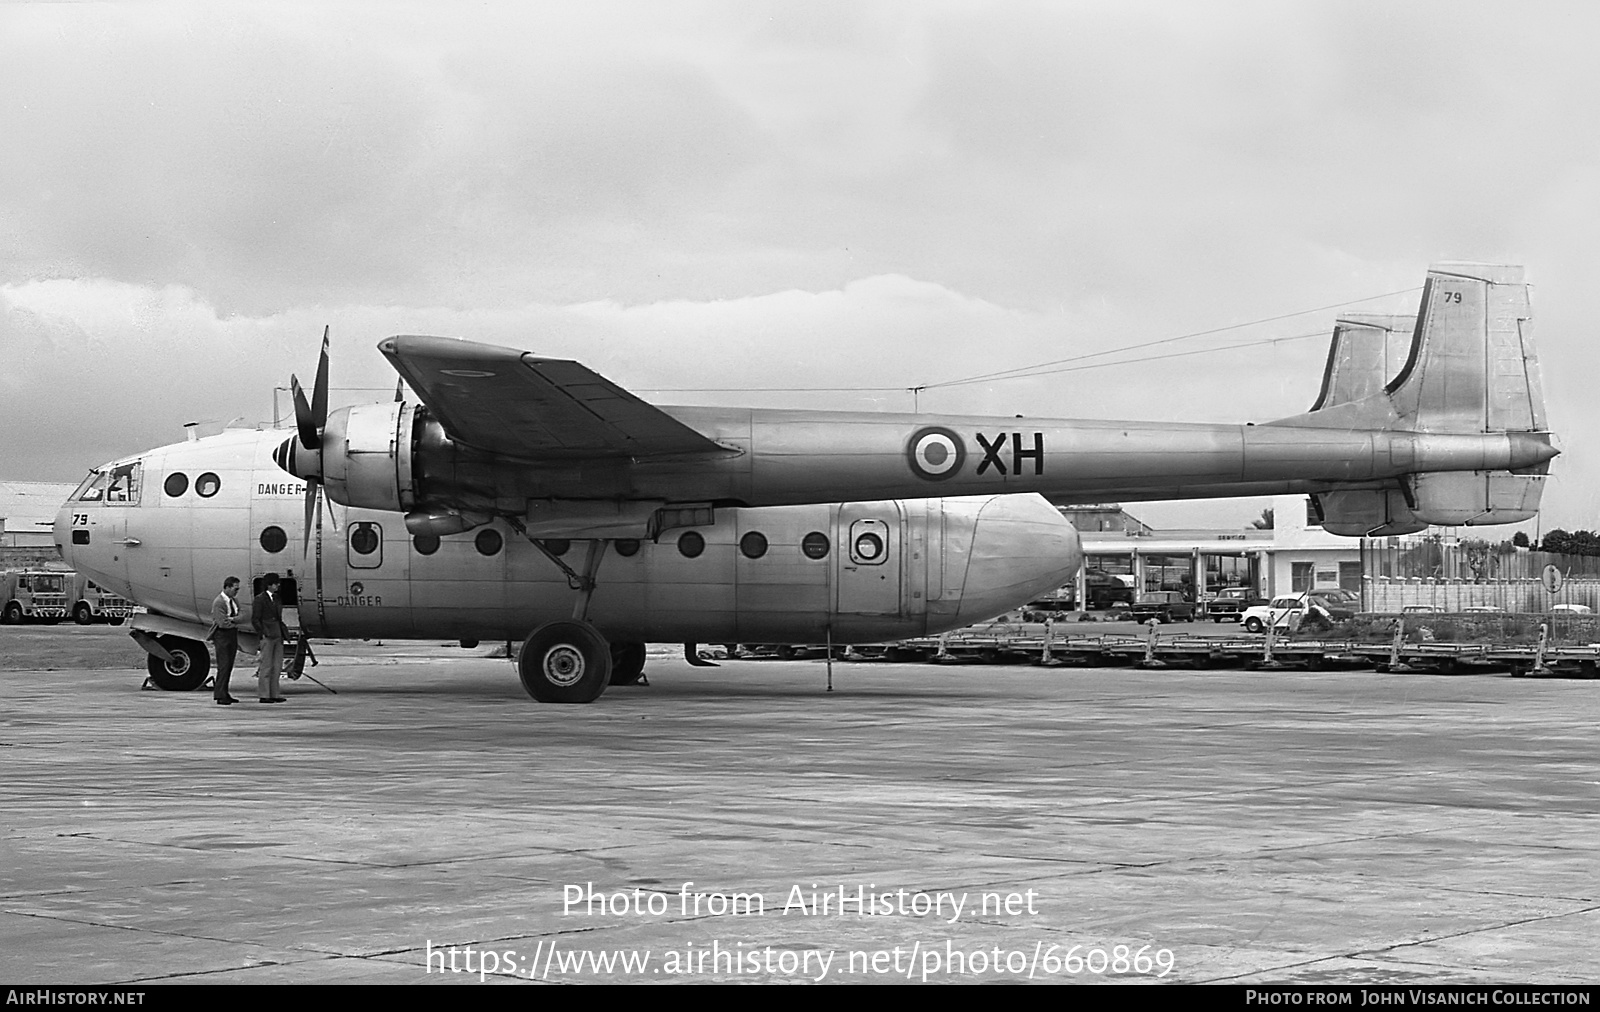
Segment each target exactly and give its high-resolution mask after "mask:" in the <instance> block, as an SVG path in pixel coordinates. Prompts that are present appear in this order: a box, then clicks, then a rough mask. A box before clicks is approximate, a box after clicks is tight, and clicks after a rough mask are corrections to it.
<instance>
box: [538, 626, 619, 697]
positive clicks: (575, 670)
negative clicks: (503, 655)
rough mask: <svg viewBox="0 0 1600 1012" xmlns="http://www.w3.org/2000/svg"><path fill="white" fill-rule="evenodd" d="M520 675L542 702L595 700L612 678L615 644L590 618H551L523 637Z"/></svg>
mask: <svg viewBox="0 0 1600 1012" xmlns="http://www.w3.org/2000/svg"><path fill="white" fill-rule="evenodd" d="M517 675H518V676H519V677H520V678H521V679H522V687H523V688H524V689H527V690H528V695H530V696H532V697H533V698H534V699H537V700H538V701H539V702H541V703H592V702H594V701H595V700H596V699H599V698H600V694H601V693H602V692H604V691H606V684H607V683H608V682H609V681H610V680H611V645H610V644H609V643H607V642H606V638H605V637H604V636H601V635H600V632H599V630H597V629H596V628H595V627H594V626H592V625H590V624H589V623H587V622H574V621H570V620H569V621H561V622H547V623H545V624H544V625H542V626H540V627H539V628H537V629H535V630H534V631H533V632H531V633H529V634H528V638H527V639H526V640H523V642H522V655H521V656H520V657H518V658H517Z"/></svg>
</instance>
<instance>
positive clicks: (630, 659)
mask: <svg viewBox="0 0 1600 1012" xmlns="http://www.w3.org/2000/svg"><path fill="white" fill-rule="evenodd" d="M643 677H644V644H643V643H613V644H611V684H612V685H638V684H639V679H641V678H643Z"/></svg>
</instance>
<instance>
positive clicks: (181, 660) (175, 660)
mask: <svg viewBox="0 0 1600 1012" xmlns="http://www.w3.org/2000/svg"><path fill="white" fill-rule="evenodd" d="M157 639H158V642H160V644H161V645H162V646H164V647H166V648H167V653H169V654H171V655H172V660H170V661H164V660H162V659H161V658H159V657H157V656H156V655H155V654H151V655H150V656H149V657H147V658H145V668H146V670H148V671H149V672H150V680H151V681H152V682H155V683H156V688H158V689H166V690H167V691H168V692H193V691H194V690H195V689H198V688H199V687H200V686H201V685H203V684H204V683H205V680H206V676H207V675H209V674H210V673H211V652H210V651H208V650H207V649H206V645H205V644H204V643H200V642H198V641H196V640H185V639H179V638H178V637H176V636H161V637H157Z"/></svg>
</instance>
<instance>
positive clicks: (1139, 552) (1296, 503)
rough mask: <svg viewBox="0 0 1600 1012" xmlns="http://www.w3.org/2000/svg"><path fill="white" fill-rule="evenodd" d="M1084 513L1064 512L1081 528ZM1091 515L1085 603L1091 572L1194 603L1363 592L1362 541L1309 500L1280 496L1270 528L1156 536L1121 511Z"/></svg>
mask: <svg viewBox="0 0 1600 1012" xmlns="http://www.w3.org/2000/svg"><path fill="white" fill-rule="evenodd" d="M1082 509H1084V508H1081V507H1063V508H1062V510H1061V512H1062V514H1063V515H1064V516H1066V517H1067V519H1068V520H1071V521H1073V526H1075V527H1077V526H1078V516H1079V511H1080V510H1082ZM1087 509H1088V517H1089V518H1091V519H1092V520H1093V521H1094V526H1093V527H1092V528H1089V529H1085V528H1084V527H1079V528H1078V536H1079V538H1080V539H1081V540H1082V542H1083V556H1084V565H1083V569H1082V570H1081V571H1080V572H1079V574H1078V587H1077V596H1076V598H1075V599H1076V600H1078V601H1083V600H1086V599H1087V594H1086V590H1087V587H1086V583H1087V581H1088V580H1089V579H1090V576H1089V574H1090V573H1103V574H1105V575H1108V576H1114V577H1117V578H1119V579H1121V580H1122V581H1123V582H1125V583H1128V584H1129V585H1130V586H1132V587H1133V589H1134V590H1135V592H1138V593H1143V592H1146V591H1156V590H1176V591H1179V592H1181V593H1183V594H1184V595H1185V596H1187V597H1188V598H1189V599H1190V600H1195V599H1198V598H1202V597H1210V596H1212V595H1215V594H1216V593H1217V592H1218V591H1221V590H1223V589H1225V588H1228V587H1250V588H1252V589H1253V590H1254V591H1255V592H1256V593H1257V594H1259V595H1260V596H1262V597H1274V596H1276V595H1278V594H1287V593H1291V592H1296V591H1302V590H1315V589H1326V588H1332V587H1343V588H1345V589H1348V590H1360V589H1361V543H1360V540H1359V539H1357V538H1344V537H1339V536H1338V535H1335V534H1329V533H1328V532H1326V531H1324V530H1323V529H1322V527H1321V525H1320V524H1319V523H1318V522H1317V520H1316V518H1315V517H1314V516H1313V515H1312V512H1311V503H1310V500H1309V499H1308V498H1307V497H1306V496H1302V495H1288V496H1276V497H1274V498H1273V500H1272V511H1273V526H1272V527H1270V528H1256V527H1245V528H1239V529H1226V530H1218V529H1198V530H1155V529H1153V528H1151V527H1150V526H1149V525H1147V524H1144V523H1142V522H1141V521H1139V520H1138V519H1136V518H1135V517H1134V516H1132V515H1130V514H1128V513H1127V512H1126V511H1124V510H1123V509H1122V508H1121V507H1120V506H1095V507H1090V508H1087ZM1133 509H1135V510H1137V509H1138V507H1137V506H1135V507H1133ZM1110 511H1116V513H1119V514H1121V516H1122V518H1123V519H1122V520H1121V521H1120V522H1119V521H1118V519H1117V518H1116V517H1114V516H1112V515H1111V512H1110Z"/></svg>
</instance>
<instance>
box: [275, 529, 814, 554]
mask: <svg viewBox="0 0 1600 1012" xmlns="http://www.w3.org/2000/svg"><path fill="white" fill-rule="evenodd" d="M260 540H261V547H262V548H263V549H265V550H266V551H267V552H269V553H272V554H276V553H278V552H281V551H283V549H284V547H285V546H286V545H288V543H289V536H288V535H287V534H285V533H284V530H283V528H282V527H277V526H273V527H267V528H264V529H263V530H262V531H261V539H260ZM472 543H473V547H475V548H477V550H478V554H479V555H497V554H499V552H500V549H501V548H502V547H504V545H505V539H504V538H503V537H502V536H501V534H500V532H499V531H497V530H495V529H494V528H493V527H485V528H484V529H483V530H481V531H479V532H478V534H477V537H475V538H473V539H472ZM613 544H615V545H616V549H617V554H618V555H620V556H622V557H623V558H629V557H632V556H634V555H638V554H639V548H640V542H639V540H638V539H637V538H619V539H618V540H617V541H615V542H613ZM411 545H412V547H413V548H415V549H416V550H417V554H418V555H432V554H433V553H434V552H437V551H438V550H439V536H438V535H437V534H418V535H416V536H415V537H413V538H412V539H411ZM543 545H544V547H545V550H546V551H548V552H549V553H550V554H551V555H555V556H562V555H565V554H567V552H568V551H570V550H571V548H572V542H571V541H568V540H566V539H563V538H550V539H547V540H546V541H544V542H543ZM767 547H768V546H767V536H766V535H765V534H761V533H760V532H758V531H751V532H750V533H748V534H746V535H745V536H744V537H742V538H740V539H739V551H740V552H741V553H742V554H743V555H744V557H745V558H747V559H759V558H761V557H762V556H763V555H766V554H767ZM350 550H351V551H353V552H355V553H356V554H357V555H371V554H372V553H373V552H375V551H377V550H378V529H377V527H376V525H374V524H357V525H356V526H355V528H354V529H353V530H351V532H350ZM705 550H706V539H705V537H704V536H703V535H701V534H700V532H699V531H684V532H683V533H682V534H680V535H678V552H679V554H681V555H682V556H683V557H684V558H686V559H694V558H699V556H700V555H701V553H703V552H704V551H705ZM800 551H801V552H802V553H804V554H805V557H806V558H808V559H825V558H827V557H828V536H827V535H826V534H823V533H822V532H821V531H812V532H811V533H810V534H807V535H806V536H805V537H804V538H801V539H800Z"/></svg>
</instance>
